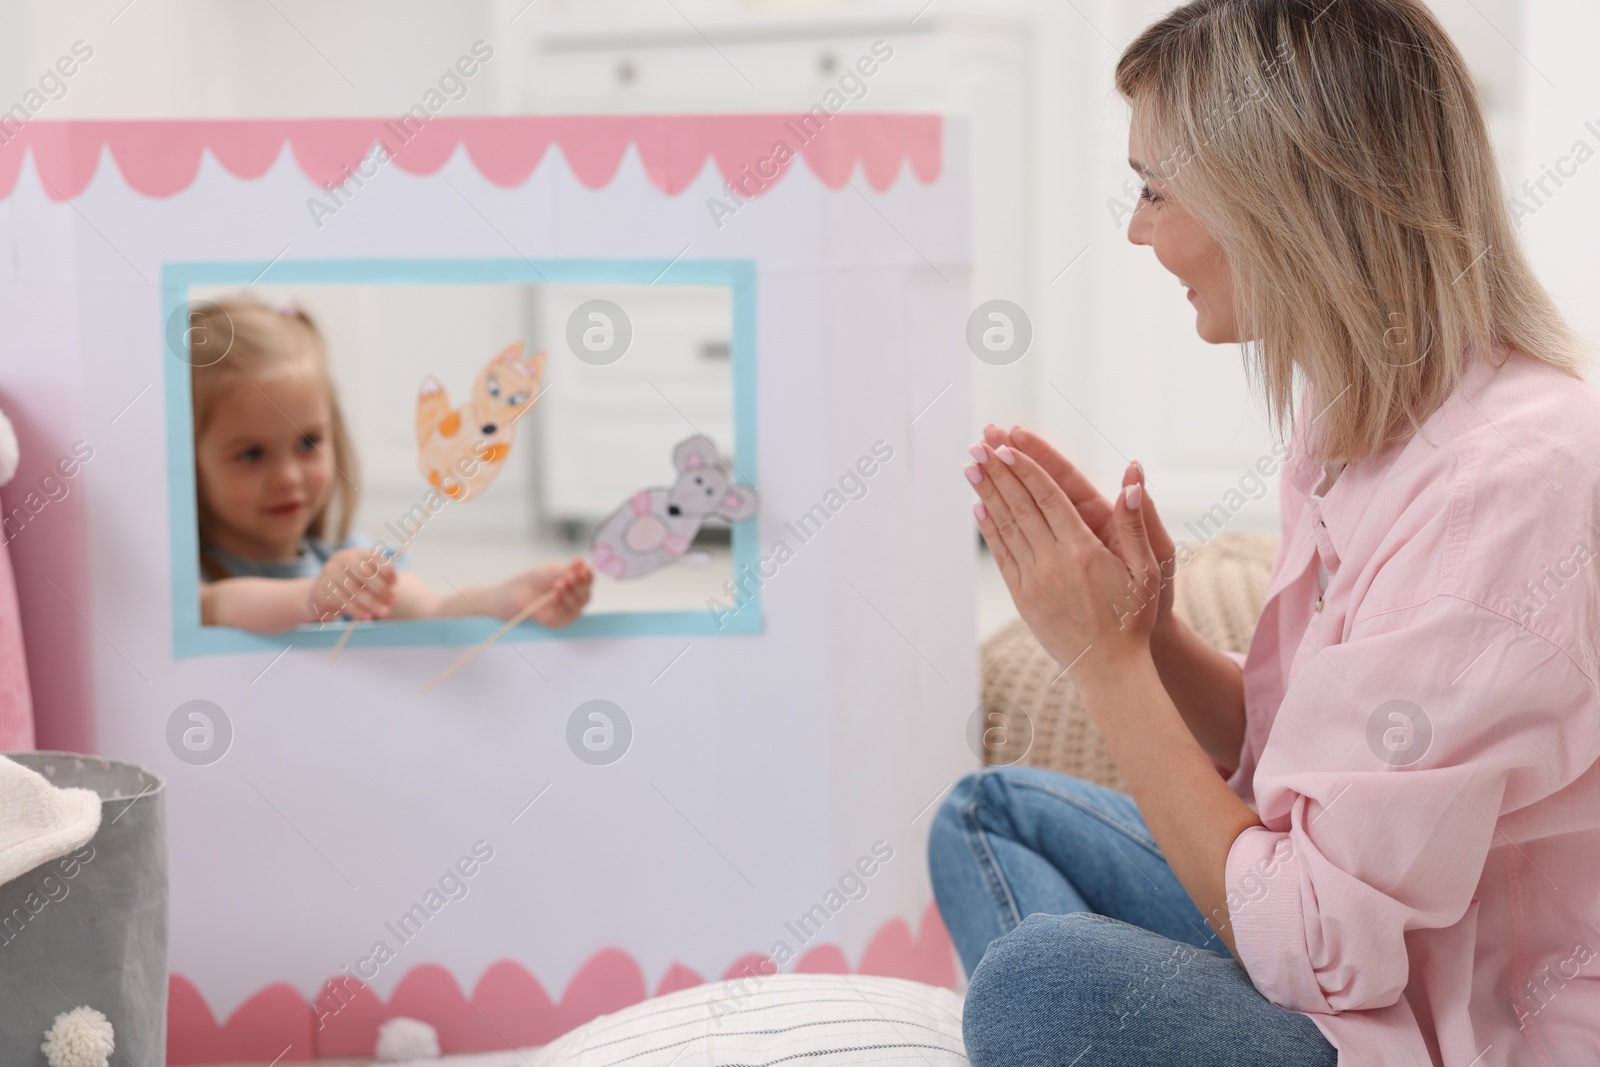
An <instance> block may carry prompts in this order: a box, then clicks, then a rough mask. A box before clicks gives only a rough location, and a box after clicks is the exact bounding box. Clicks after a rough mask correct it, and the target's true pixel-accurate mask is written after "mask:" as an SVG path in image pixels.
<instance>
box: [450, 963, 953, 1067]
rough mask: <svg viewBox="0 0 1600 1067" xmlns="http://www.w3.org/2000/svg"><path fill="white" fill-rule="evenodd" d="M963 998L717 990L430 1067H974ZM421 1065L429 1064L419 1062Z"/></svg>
mask: <svg viewBox="0 0 1600 1067" xmlns="http://www.w3.org/2000/svg"><path fill="white" fill-rule="evenodd" d="M964 1048H965V1046H964V1045H963V1043H962V1040H961V997H960V996H958V995H957V994H956V993H954V992H952V991H950V990H948V989H941V988H939V987H938V986H930V985H923V984H922V983H920V982H908V981H905V980H904V979H900V978H876V977H873V976H870V975H861V974H777V975H773V976H771V977H755V978H747V979H735V980H732V981H727V982H713V983H710V984H708V985H702V986H696V987H694V988H693V989H683V990H679V991H678V992H676V993H669V994H667V995H666V996H664V997H656V998H654V999H651V1000H645V1001H641V1002H640V1003H638V1004H634V1005H632V1006H631V1007H628V1008H624V1009H623V1010H622V1011H619V1012H614V1013H613V1014H611V1015H602V1016H600V1017H599V1018H597V1019H594V1020H592V1021H590V1022H588V1023H586V1024H585V1025H583V1026H580V1027H578V1028H577V1029H576V1030H573V1031H571V1032H570V1033H568V1034H565V1035H563V1036H562V1037H560V1038H559V1039H557V1040H556V1041H555V1042H553V1043H551V1044H549V1045H546V1046H544V1047H543V1048H540V1049H529V1050H526V1051H525V1052H500V1053H488V1054H483V1055H478V1056H471V1057H467V1056H461V1057H447V1058H446V1059H445V1060H443V1061H441V1060H429V1061H426V1063H427V1064H428V1065H429V1067H441V1064H446V1063H448V1064H459V1065H460V1067H467V1065H468V1064H470V1065H471V1067H668V1065H669V1064H671V1065H674V1067H700V1065H704V1064H717V1065H719V1067H765V1065H768V1064H793V1065H795V1067H845V1065H847V1064H848V1065H852V1067H856V1065H860V1064H890V1065H892V1064H906V1065H913V1064H914V1065H916V1067H966V1063H967V1056H966V1053H965V1051H964ZM419 1067H421V1063H420V1062H419Z"/></svg>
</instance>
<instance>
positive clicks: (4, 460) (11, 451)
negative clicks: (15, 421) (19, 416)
mask: <svg viewBox="0 0 1600 1067" xmlns="http://www.w3.org/2000/svg"><path fill="white" fill-rule="evenodd" d="M21 456H22V449H21V448H20V447H18V445H17V431H16V430H13V429H12V428H11V420H10V419H8V418H6V415H5V412H3V411H0V485H5V484H6V483H7V482H9V481H10V480H11V476H12V475H13V474H16V473H17V460H18V459H20V458H21Z"/></svg>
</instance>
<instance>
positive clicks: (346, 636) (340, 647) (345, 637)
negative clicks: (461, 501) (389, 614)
mask: <svg viewBox="0 0 1600 1067" xmlns="http://www.w3.org/2000/svg"><path fill="white" fill-rule="evenodd" d="M421 532H422V527H421V526H418V527H417V528H416V529H415V530H412V531H411V534H410V535H409V536H408V537H407V538H406V539H405V540H404V541H401V542H400V547H399V548H397V549H395V550H394V554H393V555H391V556H390V557H389V559H397V558H398V557H399V555H400V553H402V552H404V551H405V550H406V549H407V548H408V547H410V545H411V542H412V541H414V540H416V537H417V534H419V533H421ZM360 623H361V620H360V619H351V620H350V625H349V626H346V627H345V628H344V633H342V634H340V635H339V643H338V644H336V645H334V646H333V651H332V652H329V653H328V662H329V663H332V662H333V661H334V660H336V659H338V658H339V653H340V652H343V651H344V646H345V644H346V643H347V642H348V641H349V640H350V635H351V634H353V633H355V632H356V627H357V626H358V625H360Z"/></svg>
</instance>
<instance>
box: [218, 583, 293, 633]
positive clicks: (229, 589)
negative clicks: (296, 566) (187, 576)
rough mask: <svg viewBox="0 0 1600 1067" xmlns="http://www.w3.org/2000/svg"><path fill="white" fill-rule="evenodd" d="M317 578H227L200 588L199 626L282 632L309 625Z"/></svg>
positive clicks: (254, 631) (255, 631)
mask: <svg viewBox="0 0 1600 1067" xmlns="http://www.w3.org/2000/svg"><path fill="white" fill-rule="evenodd" d="M315 581H316V579H314V578H224V579H222V580H221V581H216V582H206V583H204V584H202V585H201V586H200V624H201V625H202V626H236V627H238V628H239V629H241V630H249V631H251V632H252V633H258V634H275V633H282V632H283V631H284V630H292V629H294V628H295V627H296V626H300V625H303V624H305V623H308V622H316V621H317V619H316V617H315V616H313V615H312V614H311V605H310V599H311V590H312V585H313V583H314V582H315Z"/></svg>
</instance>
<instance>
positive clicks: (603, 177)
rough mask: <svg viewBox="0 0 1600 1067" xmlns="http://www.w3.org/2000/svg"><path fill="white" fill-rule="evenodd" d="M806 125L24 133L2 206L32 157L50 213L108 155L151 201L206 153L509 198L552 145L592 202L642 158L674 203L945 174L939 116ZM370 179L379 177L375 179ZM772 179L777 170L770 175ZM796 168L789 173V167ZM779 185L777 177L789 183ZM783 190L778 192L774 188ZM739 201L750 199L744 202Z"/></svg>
mask: <svg viewBox="0 0 1600 1067" xmlns="http://www.w3.org/2000/svg"><path fill="white" fill-rule="evenodd" d="M798 123H799V116H797V115H783V114H779V115H594V116H590V115H581V116H580V115H570V116H565V115H557V116H539V117H523V118H434V119H429V120H428V122H427V124H426V125H424V126H422V127H421V128H420V129H415V128H412V129H411V130H409V131H407V132H409V133H410V139H409V140H406V141H402V140H401V138H400V137H399V136H398V132H397V131H398V129H399V127H398V120H395V119H381V118H375V119H304V120H294V121H286V120H277V119H235V120H227V121H208V120H187V119H184V120H173V121H160V122H142V121H136V122H78V121H67V122H49V121H38V122H28V123H26V124H25V125H23V127H22V128H21V130H20V131H17V132H16V133H14V134H13V135H12V136H11V137H10V139H9V140H7V141H6V143H5V144H4V145H0V199H3V198H5V197H7V196H10V195H11V191H12V190H13V189H14V188H15V187H16V183H17V176H18V174H19V173H20V172H21V170H22V159H23V156H24V154H25V153H26V152H27V151H28V150H31V151H32V154H33V158H34V161H35V166H36V167H37V169H38V172H39V175H40V177H41V179H42V180H43V185H44V188H45V192H46V194H47V195H48V196H49V197H50V198H51V199H52V200H66V199H70V198H72V197H75V196H77V195H78V194H79V193H81V192H83V190H84V189H85V188H86V187H87V186H88V184H89V181H90V179H92V178H93V177H94V174H95V170H96V169H97V168H98V167H99V165H100V159H101V154H102V152H101V150H102V149H103V148H105V147H109V148H110V149H111V155H112V158H114V159H115V160H116V162H117V168H118V169H119V170H120V171H121V172H122V176H123V179H124V180H125V181H126V182H127V183H128V185H129V186H131V187H132V188H134V189H136V190H138V191H139V192H141V193H143V194H144V195H145V196H154V197H162V196H172V195H173V194H174V193H178V192H181V191H183V190H184V189H187V188H188V187H189V185H190V183H192V182H193V181H194V178H195V175H196V174H197V173H199V169H200V153H201V150H202V149H205V150H207V151H209V152H210V153H211V154H212V156H214V157H215V158H216V159H217V161H218V162H219V163H221V164H222V166H223V167H225V168H226V169H227V170H228V172H229V173H230V174H232V175H234V176H235V177H237V178H244V179H252V178H259V177H260V176H261V175H262V174H264V173H266V171H267V169H268V168H269V167H271V166H272V164H273V163H274V162H275V161H276V160H277V159H278V156H279V154H280V153H281V152H282V150H283V143H284V142H285V141H288V142H289V146H290V149H291V150H292V151H293V153H294V159H295V162H296V163H298V164H299V166H300V169H301V170H302V171H303V172H305V175H306V176H307V177H308V178H310V179H311V180H312V181H314V182H316V183H317V184H318V185H323V186H327V185H331V184H338V183H340V182H343V181H345V180H346V179H347V177H348V169H349V168H354V167H355V166H356V165H357V164H359V163H360V162H361V161H362V160H363V159H364V158H365V157H366V156H367V154H368V153H369V152H371V151H372V150H373V147H374V145H376V144H377V143H378V142H379V141H383V142H384V143H385V145H386V147H388V148H389V149H390V150H391V151H392V152H393V163H394V165H395V166H397V167H399V168H400V169H401V170H404V171H406V172H408V173H411V174H432V173H433V172H435V171H437V170H438V169H439V168H440V167H442V166H444V164H445V161H446V160H448V159H449V158H450V157H451V155H452V154H454V152H455V151H456V148H457V146H458V145H462V144H464V145H466V148H467V155H468V157H469V158H471V160H472V162H473V165H474V166H476V167H477V168H478V172H479V173H480V174H482V175H483V176H484V177H485V178H487V179H488V180H489V181H491V182H493V183H494V184H496V185H500V186H506V187H510V186H515V185H520V184H521V183H522V182H523V181H525V180H526V179H527V177H528V175H529V174H531V173H533V169H534V168H535V167H537V166H538V165H539V161H540V160H542V159H543V158H544V156H545V153H546V152H547V151H548V150H549V148H550V146H551V145H558V146H559V147H560V148H561V152H562V154H563V155H564V156H565V157H566V159H567V162H568V164H569V165H570V166H571V168H572V170H573V173H575V174H576V175H577V177H578V180H579V181H581V182H582V183H583V184H584V185H586V186H588V187H589V188H591V189H596V188H599V187H600V186H602V185H606V184H608V183H609V182H610V181H611V179H612V178H613V177H614V176H615V175H616V172H617V167H618V165H619V164H621V162H622V156H623V153H624V152H625V151H626V150H627V147H628V146H629V145H630V144H631V145H634V146H636V147H637V148H638V150H639V155H640V157H641V158H642V159H643V161H644V169H645V173H646V174H647V175H649V177H650V181H651V182H653V183H654V184H655V185H656V187H657V188H659V189H660V190H661V191H663V192H665V193H667V194H669V195H677V194H678V193H680V192H682V191H683V190H684V189H685V188H686V187H687V186H688V185H689V183H690V182H692V181H693V180H694V179H695V178H696V177H698V176H699V174H700V172H701V170H702V169H703V168H704V167H705V161H706V157H707V156H710V157H711V158H712V159H714V160H715V161H716V164H717V169H718V171H719V172H721V174H722V176H723V178H724V179H725V180H727V181H729V182H735V183H743V184H737V185H736V187H737V188H740V189H741V190H746V191H747V192H748V194H749V195H759V194H760V193H761V192H764V191H765V189H767V188H771V185H772V181H771V180H769V181H766V182H765V185H764V187H762V186H758V185H757V184H755V183H750V182H747V181H746V178H745V175H746V170H745V168H749V169H750V170H752V171H753V170H755V169H756V168H757V166H758V164H759V163H760V162H761V161H762V160H763V159H765V158H767V157H769V156H771V155H772V152H773V147H774V145H775V143H776V142H778V141H783V142H784V143H785V144H786V145H787V146H788V147H789V149H790V150H791V151H793V152H797V153H798V154H799V156H800V157H802V158H804V159H805V161H806V165H807V166H808V167H809V168H810V169H811V172H812V173H813V174H815V175H816V176H817V177H818V178H820V179H821V180H822V181H823V182H824V183H826V184H827V185H828V186H829V187H830V188H834V189H837V188H839V187H840V186H842V185H843V184H844V182H845V179H846V178H848V177H849V176H850V175H851V174H852V173H853V172H854V170H855V168H856V164H858V163H860V164H862V165H863V167H864V169H865V171H866V178H867V181H868V182H869V183H870V184H871V185H872V187H873V188H874V189H877V190H879V191H882V190H884V189H887V188H888V187H889V186H890V185H891V184H892V183H893V182H894V180H895V177H896V176H897V175H898V174H899V173H900V170H901V166H902V163H903V162H904V161H907V160H909V161H910V163H911V169H912V170H913V171H914V172H915V173H916V175H917V177H918V178H920V179H921V180H922V181H923V182H932V181H934V180H935V179H937V178H938V176H939V171H940V162H941V160H940V134H941V129H942V127H941V122H940V119H939V117H938V116H937V115H900V114H842V113H841V114H838V115H833V116H832V117H831V118H829V120H828V122H827V124H826V125H825V126H824V127H823V128H822V130H821V132H820V133H815V134H814V135H812V136H811V137H810V139H809V140H803V139H802V136H801V133H802V132H803V131H801V129H800V127H799V125H798ZM369 169H371V167H369ZM767 169H769V170H770V169H771V168H770V167H769V168H767ZM785 169H786V168H785ZM779 175H780V177H781V171H780V172H779ZM774 180H775V179H774ZM741 195H745V194H744V193H741Z"/></svg>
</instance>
